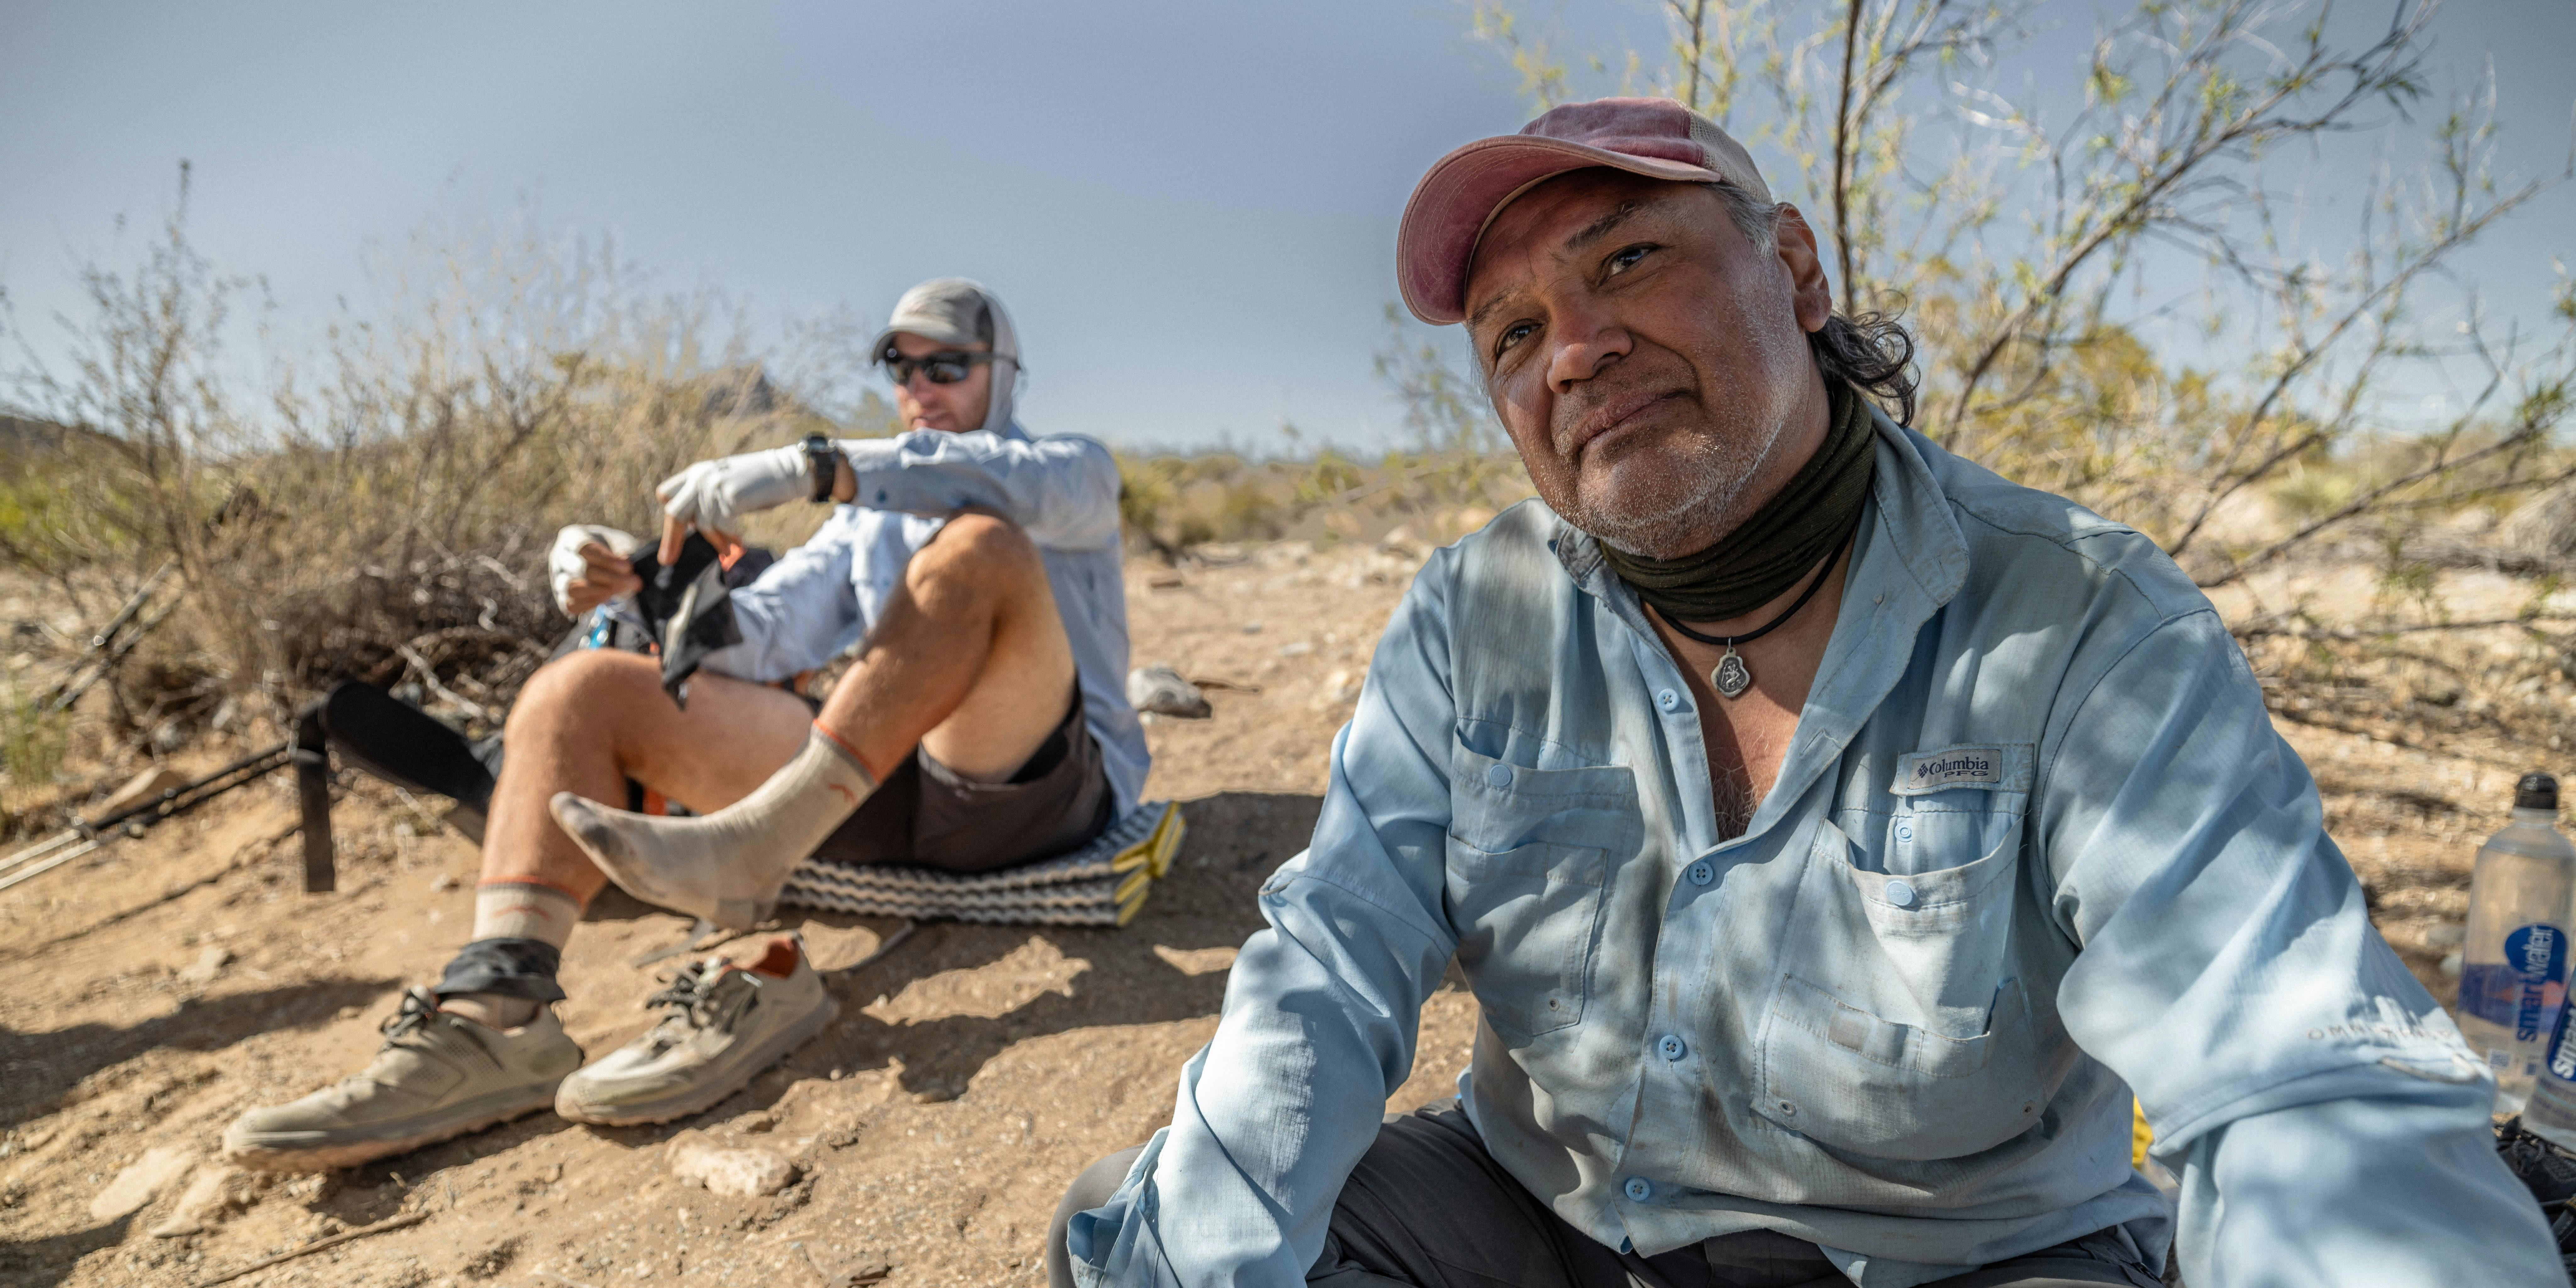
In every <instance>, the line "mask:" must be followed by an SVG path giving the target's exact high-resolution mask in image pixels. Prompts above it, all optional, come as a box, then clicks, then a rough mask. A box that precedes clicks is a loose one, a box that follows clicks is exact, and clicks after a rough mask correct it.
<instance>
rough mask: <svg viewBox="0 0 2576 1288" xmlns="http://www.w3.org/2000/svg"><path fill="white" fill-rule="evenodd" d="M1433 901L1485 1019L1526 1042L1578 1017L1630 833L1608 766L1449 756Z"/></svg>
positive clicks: (1631, 801) (1617, 772)
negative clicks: (1441, 906)
mask: <svg viewBox="0 0 2576 1288" xmlns="http://www.w3.org/2000/svg"><path fill="white" fill-rule="evenodd" d="M1450 770H1451V775H1450V777H1451V784H1452V786H1451V802H1450V806H1451V809H1450V827H1449V843H1448V855H1447V865H1446V872H1445V891H1444V893H1445V895H1446V899H1447V904H1448V908H1447V911H1448V914H1449V921H1450V925H1451V927H1452V928H1453V929H1454V930H1455V931H1456V932H1457V935H1458V965H1459V967H1460V969H1461V970H1463V971H1464V972H1465V973H1466V975H1467V978H1468V981H1469V983H1470V984H1471V985H1473V987H1474V988H1475V992H1476V1000H1477V1003H1478V1005H1479V1006H1481V1007H1482V1008H1483V1011H1484V1014H1485V1017H1486V1019H1487V1020H1488V1021H1489V1022H1491V1023H1492V1024H1493V1026H1494V1028H1495V1030H1496V1031H1497V1032H1498V1033H1500V1034H1502V1035H1504V1036H1505V1037H1507V1038H1509V1037H1515V1036H1517V1037H1522V1038H1534V1037H1538V1036H1540V1035H1542V1034H1548V1033H1554V1032H1556V1031H1558V1030H1562V1029H1567V1028H1571V1027H1573V1026H1574V1025H1576V1024H1579V1023H1581V1022H1582V1020H1583V1011H1584V1005H1585V1003H1586V1002H1587V1001H1588V1000H1589V998H1590V997H1591V994H1592V972H1593V965H1594V961H1595V959H1596V958H1597V957H1598V955H1599V951H1600V946H1601V935H1602V925H1601V923H1602V917H1603V906H1604V903H1605V900H1604V898H1603V892H1604V890H1605V888H1606V887H1607V886H1608V884H1609V881H1610V876H1611V873H1612V870H1613V867H1614V865H1615V863H1616V862H1617V861H1619V860H1623V859H1625V858H1627V857H1628V856H1629V855H1631V854H1633V853H1634V852H1635V850H1636V848H1637V844H1638V839H1639V836H1640V834H1641V824H1640V822H1639V819H1638V811H1637V791H1636V780H1635V778H1634V776H1633V775H1632V774H1631V773H1630V772H1629V771H1628V770H1627V769H1625V768H1623V767H1619V766H1607V765H1605V766H1583V767H1579V768H1572V769H1532V768H1527V767H1524V766H1520V765H1515V764H1512V763H1510V762H1509V761H1505V760H1501V759H1497V758H1495V757H1491V756H1486V755H1483V754H1481V753H1479V752H1476V751H1473V750H1470V749H1469V748H1468V747H1466V746H1465V745H1464V744H1463V743H1462V744H1458V745H1456V746H1454V747H1453V748H1452V749H1451V757H1450Z"/></svg>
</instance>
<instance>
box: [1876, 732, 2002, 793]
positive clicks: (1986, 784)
mask: <svg viewBox="0 0 2576 1288" xmlns="http://www.w3.org/2000/svg"><path fill="white" fill-rule="evenodd" d="M2029 779H2030V754H2029V747H2028V744H2011V743H1990V744H1988V745H1986V746H1982V747H1979V746H1967V747H1943V748H1942V749H1940V750H1939V751H1916V752H1908V753H1907V754H1905V755H1903V756H1900V757H1898V758H1897V761H1896V781H1895V782H1894V783H1892V784H1890V785H1889V786H1888V790H1889V791H1891V792H1894V793H1895V794H1897V795H1899V796H1928V795H1930V794H1932V793H1934V792H1946V791H1951V790H1954V789H1957V788H1961V787H1968V788H1980V789H1983V790H1985V791H1990V792H1992V791H2028V790H2030V781H2029Z"/></svg>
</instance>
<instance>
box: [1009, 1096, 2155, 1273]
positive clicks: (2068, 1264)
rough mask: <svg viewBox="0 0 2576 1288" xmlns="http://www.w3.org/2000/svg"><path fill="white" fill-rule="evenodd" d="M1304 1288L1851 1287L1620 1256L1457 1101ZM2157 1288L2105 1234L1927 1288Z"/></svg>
mask: <svg viewBox="0 0 2576 1288" xmlns="http://www.w3.org/2000/svg"><path fill="white" fill-rule="evenodd" d="M1138 1152H1139V1151H1137V1150H1133V1149H1130V1150H1122V1151H1120V1152H1118V1153H1115V1154H1112V1155H1110V1156H1109V1157H1107V1158H1104V1159H1101V1160H1100V1161H1099V1162H1097V1163H1094V1164H1092V1165H1091V1166H1090V1168H1088V1169H1087V1170H1085V1171H1084V1172H1083V1174H1082V1175H1081V1176H1080V1177H1079V1178H1078V1179H1076V1180H1075V1181H1074V1183H1073V1188H1071V1189H1070V1190H1067V1191H1066V1192H1065V1196H1064V1201H1063V1202H1061V1203H1059V1204H1057V1205H1056V1210H1055V1223H1054V1225H1052V1226H1051V1227H1049V1228H1048V1230H1047V1281H1048V1282H1049V1283H1050V1284H1052V1285H1054V1286H1055V1288H1072V1284H1073V1271H1072V1268H1071V1266H1070V1264H1069V1261H1068V1258H1067V1256H1066V1254H1065V1248H1064V1231H1065V1226H1066V1224H1067V1223H1069V1222H1070V1221H1072V1219H1073V1214H1074V1213H1076V1212H1085V1211H1089V1210H1090V1209H1092V1208H1096V1207H1099V1206H1100V1205H1101V1204H1103V1203H1106V1202H1108V1201H1109V1196H1110V1195H1111V1194H1112V1193H1114V1192H1116V1190H1117V1188H1118V1182H1119V1181H1121V1180H1123V1179H1125V1178H1126V1175H1127V1169H1128V1167H1129V1166H1130V1165H1131V1164H1133V1163H1134V1162H1135V1161H1136V1155H1137V1153H1138ZM1306 1282H1307V1283H1310V1284H1317V1285H1329V1286H1330V1288H1850V1285H1851V1281H1850V1280H1848V1279H1845V1278H1844V1277H1843V1276H1842V1274H1841V1272H1839V1271H1837V1270H1835V1269H1834V1266H1833V1263H1832V1262H1830V1261H1828V1260H1826V1259H1825V1255H1824V1253H1822V1252H1821V1251H1819V1250H1818V1249H1817V1248H1816V1245H1814V1244H1812V1243H1809V1242H1807V1241H1806V1240H1804V1239H1798V1238H1793V1237H1791V1236H1789V1235H1785V1234H1780V1233H1777V1232H1774V1231H1769V1230H1749V1231H1746V1232H1744V1233H1742V1234H1729V1235H1721V1236H1719V1237H1717V1238H1714V1239H1709V1240H1707V1241H1705V1242H1703V1243H1700V1244H1697V1245H1695V1246H1692V1247H1686V1248H1677V1249H1675V1250H1673V1251H1671V1252H1667V1253H1664V1254H1662V1255H1661V1256H1654V1257H1640V1256H1637V1255H1635V1254H1633V1253H1629V1254H1622V1253H1620V1252H1618V1251H1616V1250H1613V1249H1611V1248H1606V1247H1603V1246H1602V1245H1601V1244H1599V1243H1596V1242H1594V1241H1593V1240H1592V1239H1591V1237H1590V1236H1587V1235H1585V1234H1584V1233H1583V1232H1582V1231H1580V1230H1577V1229H1575V1228H1574V1227H1573V1226H1570V1225H1567V1224H1566V1223H1565V1221H1564V1220H1563V1218H1560V1217H1558V1216H1557V1215H1556V1213H1555V1212H1553V1211H1550V1210H1549V1209H1548V1207H1547V1205H1546V1204H1544V1203H1541V1202H1539V1200H1538V1198H1537V1196H1535V1195H1533V1194H1531V1193H1530V1192H1529V1191H1528V1190H1527V1189H1525V1188H1523V1187H1522V1185H1521V1183H1520V1182H1519V1181H1516V1180H1514V1179H1512V1177H1511V1175H1510V1174H1509V1173H1507V1172H1505V1171H1504V1170H1503V1169H1502V1166H1501V1165H1500V1164H1498V1163H1496V1162H1495V1161H1494V1159H1493V1156H1492V1155H1490V1154H1487V1153H1486V1152H1485V1145H1484V1142H1483V1141H1481V1140H1479V1139H1478V1138H1477V1136H1476V1129H1475V1128H1474V1127H1473V1126H1472V1125H1470V1124H1469V1123H1468V1121H1467V1116H1466V1115H1465V1114H1464V1113H1461V1112H1459V1110H1458V1108H1457V1102H1455V1101H1443V1102H1441V1103H1439V1104H1435V1105H1430V1106H1426V1107H1424V1108H1422V1109H1418V1110H1416V1111H1414V1112H1412V1113H1409V1114H1389V1115H1387V1118H1386V1125H1385V1126H1384V1127H1382V1128H1380V1129H1379V1130H1378V1134H1377V1143H1376V1144H1374V1145H1371V1146H1369V1151H1368V1153H1367V1154H1365V1155H1363V1156H1362V1157H1361V1158H1360V1161H1359V1166H1357V1167H1354V1168H1352V1169H1351V1178H1350V1181H1349V1183H1347V1184H1345V1185H1344V1186H1343V1187H1342V1195H1341V1198H1340V1199H1338V1200H1337V1201H1335V1203H1334V1204H1333V1219H1332V1224H1331V1227H1330V1230H1329V1232H1328V1233H1327V1234H1326V1235H1325V1238H1324V1253H1323V1255H1322V1256H1321V1257H1318V1258H1316V1260H1315V1266H1314V1268H1313V1269H1311V1270H1309V1271H1307V1272H1306ZM2088 1284H2117V1285H2123V1286H2124V1288H2158V1284H2157V1280H2156V1277H2155V1275H2153V1274H2151V1273H2149V1271H2148V1270H2147V1268H2146V1267H2145V1266H2143V1265H2140V1264H2138V1262H2137V1261H2136V1260H2135V1258H2134V1256H2133V1254H2132V1253H2131V1251H2130V1248H2129V1244H2128V1240H2127V1239H2125V1238H2123V1237H2121V1236H2120V1235H2119V1234H2117V1233H2115V1232H2104V1233H2101V1234H2094V1235H2089V1236H2087V1237H2085V1238H2082V1239H2077V1240H2075V1241H2074V1242H2071V1243H2062V1244H2059V1245H2058V1246H2056V1247H2054V1248H2043V1249H2041V1250H2040V1251H2038V1252H2034V1253H2030V1254H2029V1255H2027V1256H2021V1257H2015V1258H2013V1259H2012V1260H2010V1261H2006V1262H2000V1263H1998V1264H1995V1265H1991V1266H1986V1267H1983V1268H1981V1269H1977V1270H1973V1271H1970V1272H1968V1273H1967V1274H1964V1275H1956V1276H1953V1277H1951V1278H1948V1279H1944V1280H1941V1281H1940V1282H1939V1283H1937V1284H1931V1285H1927V1286H1926V1288H2078V1286H2079V1285H2088Z"/></svg>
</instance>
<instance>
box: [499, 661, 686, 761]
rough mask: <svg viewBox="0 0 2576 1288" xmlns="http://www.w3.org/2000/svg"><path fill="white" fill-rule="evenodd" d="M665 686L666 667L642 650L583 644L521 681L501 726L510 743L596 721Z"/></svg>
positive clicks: (503, 736) (503, 741)
mask: <svg viewBox="0 0 2576 1288" xmlns="http://www.w3.org/2000/svg"><path fill="white" fill-rule="evenodd" d="M660 687H661V667H660V665H659V664H658V663H657V662H656V661H655V660H654V659H652V658H649V657H646V656H644V655H642V654H640V653H622V652H618V651H616V650H614V649H583V650H581V651H579V652H577V653H567V654H565V655H564V656H562V657H559V658H556V659H555V660H554V661H551V662H548V663H546V664H545V665H544V666H541V667H538V668H537V673H536V674H534V675H531V676H529V677H528V682H527V683H526V684H525V685H522V686H520V689H519V696H518V699H517V700H516V701H514V702H512V703H511V704H510V718H509V720H508V722H507V723H506V724H505V725H504V726H503V728H502V735H501V738H502V743H503V745H505V746H506V745H508V744H510V743H512V742H516V741H518V740H520V739H523V738H527V737H530V736H537V737H543V736H546V735H548V734H552V733H560V732H562V731H564V730H567V729H572V728H579V727H582V726H584V725H590V724H596V723H598V722H600V721H602V720H604V719H606V718H608V717H609V716H612V715H614V714H615V713H617V712H619V711H621V710H624V709H625V708H626V706H627V704H629V703H631V702H632V701H633V700H634V699H635V698H636V697H638V696H639V695H641V694H643V693H644V692H645V691H646V690H655V691H658V690H659V689H660Z"/></svg>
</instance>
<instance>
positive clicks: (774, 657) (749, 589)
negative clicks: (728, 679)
mask: <svg viewBox="0 0 2576 1288" xmlns="http://www.w3.org/2000/svg"><path fill="white" fill-rule="evenodd" d="M859 536H860V512H859V510H858V508H857V507H856V506H848V505H844V506H839V507H837V508H835V509H834V510H833V511H832V516H831V517H830V518H828V519H825V520H824V521H823V526H822V527H821V528H818V529H816V530H815V533H814V535H813V536H812V537H811V538H809V539H807V540H806V542H805V544H803V545H801V546H798V547H796V548H795V549H793V550H790V551H788V552H787V553H786V554H784V555H781V556H779V558H778V562H776V563H773V564H771V565H770V566H769V567H768V569H767V570H765V571H763V572H762V573H761V574H760V576H759V577H757V578H754V579H753V581H752V583H751V584H750V585H748V586H745V587H742V588H741V589H739V590H736V591H734V592H733V593H732V594H730V595H728V596H727V597H726V598H727V599H728V600H729V601H730V602H731V604H732V607H733V622H734V629H735V630H737V631H739V632H741V635H742V641H741V642H740V643H738V644H728V645H726V646H725V647H723V648H720V649H717V650H716V651H714V652H712V653H709V654H707V656H706V658H705V660H704V661H702V662H701V663H699V665H700V666H702V667H704V668H705V669H707V670H709V671H713V672H715V673H716V674H718V675H729V676H732V677H734V678H735V679H738V680H751V681H753V682H755V683H760V684H767V683H771V682H773V681H777V680H784V679H787V678H789V677H791V676H794V675H797V674H800V673H802V672H805V671H811V670H813V669H815V668H817V667H819V666H821V665H823V664H824V663H825V662H828V661H830V660H832V658H833V657H834V656H835V655H836V654H838V653H839V652H840V651H841V650H842V649H845V648H848V647H849V646H851V645H853V644H856V643H857V642H858V639H859V636H860V634H861V633H863V632H864V631H865V630H866V627H867V623H865V622H864V621H862V620H860V617H859V600H858V595H857V593H856V592H854V591H853V590H852V589H851V588H850V577H851V572H852V567H851V565H852V562H853V561H854V560H855V559H856V558H857V550H858V541H859Z"/></svg>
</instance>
